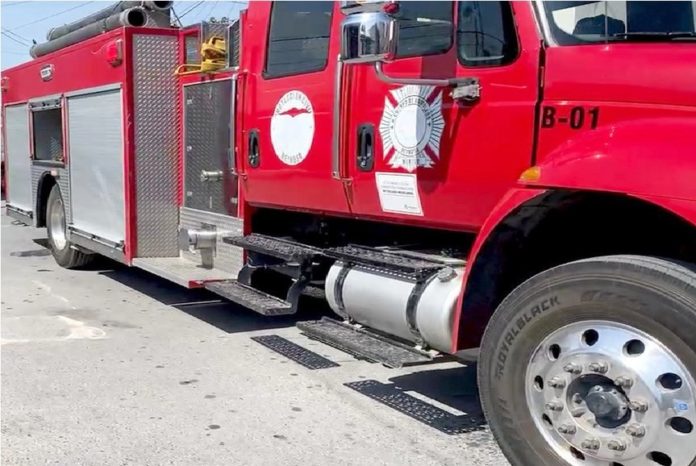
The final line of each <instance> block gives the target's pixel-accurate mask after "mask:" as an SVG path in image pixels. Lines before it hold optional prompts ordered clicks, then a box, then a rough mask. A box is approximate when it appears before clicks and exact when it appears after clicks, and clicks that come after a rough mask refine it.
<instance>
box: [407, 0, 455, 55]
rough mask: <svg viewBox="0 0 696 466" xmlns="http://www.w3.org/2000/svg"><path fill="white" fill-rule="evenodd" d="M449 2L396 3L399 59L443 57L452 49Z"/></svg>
mask: <svg viewBox="0 0 696 466" xmlns="http://www.w3.org/2000/svg"><path fill="white" fill-rule="evenodd" d="M452 15H453V6H452V2H441V1H414V2H410V1H409V2H400V3H399V12H398V19H399V36H398V41H397V44H396V56H397V57H399V58H404V57H413V56H417V55H433V54H437V53H443V52H446V51H447V50H449V49H450V47H451V46H452V19H453V18H452Z"/></svg>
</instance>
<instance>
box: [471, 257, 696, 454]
mask: <svg viewBox="0 0 696 466" xmlns="http://www.w3.org/2000/svg"><path fill="white" fill-rule="evenodd" d="M695 374H696V267H694V266H689V265H683V264H678V263H675V262H672V261H668V260H662V259H655V258H650V257H642V256H609V257H599V258H593V259H587V260H582V261H577V262H573V263H569V264H565V265H561V266H559V267H555V268H553V269H550V270H547V271H545V272H542V273H540V274H539V275H536V276H535V277H533V278H531V279H529V280H528V281H526V282H525V283H523V284H522V285H520V286H519V287H518V288H517V289H516V290H514V291H513V292H512V293H511V294H510V295H509V296H508V297H507V298H506V299H505V300H504V301H503V302H502V303H501V305H500V306H499V307H498V309H497V310H496V312H495V314H494V315H493V317H492V318H491V321H490V323H489V325H488V328H487V330H486V333H485V335H484V337H483V342H482V345H481V359H480V363H479V385H480V392H481V401H482V404H483V408H484V411H485V412H486V415H487V418H488V421H489V423H490V426H491V430H492V431H493V433H494V435H495V436H496V438H497V440H498V442H499V444H500V445H501V448H502V450H503V452H504V453H505V455H506V456H507V457H508V459H509V460H510V462H511V463H512V464H513V465H515V466H518V465H520V466H522V465H525V466H526V465H529V466H539V465H573V466H580V465H587V466H590V465H591V466H595V465H597V466H599V465H602V466H621V465H623V466H661V465H662V466H665V465H672V466H688V465H696V430H694V425H695V424H696V382H695V380H694V375H695Z"/></svg>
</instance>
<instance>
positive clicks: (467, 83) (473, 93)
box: [375, 61, 481, 103]
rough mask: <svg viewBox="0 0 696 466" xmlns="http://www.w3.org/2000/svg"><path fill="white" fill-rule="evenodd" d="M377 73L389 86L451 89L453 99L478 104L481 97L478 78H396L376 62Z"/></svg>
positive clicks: (380, 63) (379, 62)
mask: <svg viewBox="0 0 696 466" xmlns="http://www.w3.org/2000/svg"><path fill="white" fill-rule="evenodd" d="M375 73H376V74H377V77H378V78H379V79H380V81H383V82H385V83H387V84H399V85H409V84H414V85H416V86H439V87H450V88H453V90H452V94H451V95H452V97H453V98H454V99H455V100H457V101H461V102H469V103H470V102H476V101H477V100H478V99H479V98H480V97H481V85H480V84H479V80H478V79H477V78H451V79H427V78H395V77H393V76H389V75H387V74H386V73H385V72H384V69H383V68H382V62H381V61H378V62H375Z"/></svg>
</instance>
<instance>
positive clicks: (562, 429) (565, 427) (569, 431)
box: [558, 424, 575, 435]
mask: <svg viewBox="0 0 696 466" xmlns="http://www.w3.org/2000/svg"><path fill="white" fill-rule="evenodd" d="M558 432H559V433H561V434H566V435H573V434H574V433H575V426H573V425H570V424H561V425H560V426H558Z"/></svg>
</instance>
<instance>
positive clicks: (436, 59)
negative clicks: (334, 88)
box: [343, 2, 540, 231]
mask: <svg viewBox="0 0 696 466" xmlns="http://www.w3.org/2000/svg"><path fill="white" fill-rule="evenodd" d="M453 8H454V14H453V16H454V18H455V21H456V20H457V16H458V15H457V4H456V3H454V4H453ZM513 8H514V10H515V14H516V16H517V18H518V28H517V36H518V41H519V43H520V48H521V52H520V54H519V56H518V57H517V58H516V59H515V60H514V61H513V62H512V63H510V64H508V65H505V66H489V67H466V66H464V65H462V64H461V63H460V62H459V61H458V59H457V50H456V49H457V46H456V43H454V44H453V45H452V47H451V48H450V49H449V51H448V52H447V53H445V54H440V55H430V56H425V57H413V58H403V59H398V60H396V61H394V62H393V63H390V64H388V65H385V66H384V69H385V72H386V73H387V74H388V75H390V76H396V77H406V78H421V77H425V78H449V77H459V78H469V77H473V78H477V79H479V81H480V85H481V99H480V101H478V102H476V103H474V104H471V105H467V104H458V103H456V102H453V100H452V98H451V96H450V95H449V90H448V89H443V88H433V90H432V91H431V95H432V94H435V95H437V94H438V93H442V99H443V104H442V114H443V118H444V128H443V135H442V138H441V140H440V142H439V150H435V149H434V147H428V148H426V152H427V153H428V154H429V156H430V157H431V159H432V160H433V164H432V166H431V167H418V168H417V169H415V170H413V171H412V172H410V173H414V174H416V176H417V179H418V190H419V196H420V200H421V203H422V210H423V215H422V216H414V215H405V214H399V213H387V212H384V211H383V210H382V208H381V206H380V199H379V196H378V190H377V186H376V183H375V172H387V173H408V172H409V171H408V170H405V169H404V168H400V167H399V168H393V167H392V166H390V163H389V162H390V160H391V159H390V156H393V154H394V152H395V151H394V149H392V150H391V151H388V152H390V153H384V150H383V141H382V138H383V137H384V136H385V135H388V134H389V131H388V130H385V131H380V123H382V122H384V123H389V122H391V121H393V120H392V119H390V117H389V116H388V115H385V105H387V104H386V103H385V100H388V101H389V102H390V105H392V106H396V105H398V101H397V100H398V99H397V98H396V97H395V96H394V94H393V92H394V91H396V92H400V89H402V86H399V85H393V84H385V83H383V82H382V81H380V80H379V79H378V78H377V76H376V74H375V70H374V68H373V67H372V66H371V65H353V66H351V67H349V68H348V70H347V73H348V76H349V79H348V80H347V81H348V82H349V92H348V99H347V105H348V108H347V109H344V115H345V116H346V118H345V123H344V127H343V130H344V134H345V135H346V137H345V139H346V140H347V143H346V145H345V147H344V151H343V155H344V157H345V159H346V166H347V167H348V176H349V178H350V179H351V181H352V183H351V184H350V191H349V194H350V197H349V199H350V200H351V211H352V212H353V213H354V214H356V215H359V216H361V217H368V218H373V219H378V220H391V221H394V220H396V221H404V222H408V223H411V224H418V225H427V226H435V227H444V228H448V229H458V230H460V229H464V230H469V231H476V230H478V229H479V228H480V227H481V225H482V224H483V222H484V221H485V219H486V218H487V217H488V215H489V214H490V212H491V210H492V209H493V207H494V206H495V205H496V204H497V203H498V202H499V201H500V199H501V197H502V196H503V195H504V194H505V192H506V191H507V190H508V189H509V188H510V187H511V186H512V185H513V184H514V182H515V180H517V178H518V177H519V175H520V173H521V172H522V171H523V170H524V169H526V168H527V167H528V166H529V164H530V161H531V157H532V141H533V135H534V130H533V128H534V124H535V118H534V108H535V104H536V102H537V99H538V86H539V82H538V75H539V47H540V40H539V35H538V31H537V29H536V27H535V23H534V18H533V12H532V10H531V7H530V5H529V4H526V3H522V2H515V3H514V4H513ZM455 27H456V26H455ZM432 98H434V97H431V100H432ZM435 98H436V97H435ZM383 115H384V116H383ZM394 120H395V119H394ZM365 123H370V124H373V125H374V127H375V133H376V134H375V136H376V144H375V149H376V154H375V167H374V170H373V171H369V172H365V171H360V170H359V169H358V168H357V163H356V154H357V152H358V141H357V133H358V127H359V125H361V124H365ZM411 131H413V132H414V133H415V132H416V131H417V128H415V127H413V128H412V129H411ZM383 133H384V134H383ZM436 152H437V154H436Z"/></svg>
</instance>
